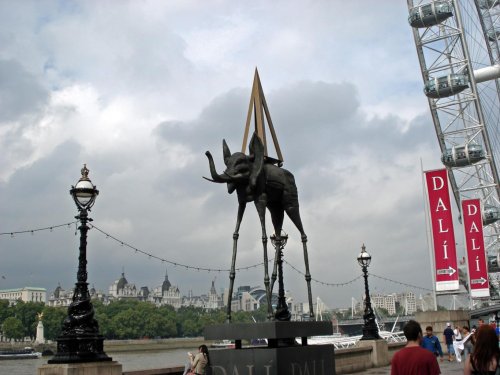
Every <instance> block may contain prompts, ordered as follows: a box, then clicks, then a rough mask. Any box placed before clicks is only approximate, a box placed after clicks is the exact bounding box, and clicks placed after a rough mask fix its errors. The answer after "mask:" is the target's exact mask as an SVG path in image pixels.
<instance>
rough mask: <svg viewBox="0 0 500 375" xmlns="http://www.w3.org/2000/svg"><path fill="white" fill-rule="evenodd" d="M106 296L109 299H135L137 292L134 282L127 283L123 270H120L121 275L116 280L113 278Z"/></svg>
mask: <svg viewBox="0 0 500 375" xmlns="http://www.w3.org/2000/svg"><path fill="white" fill-rule="evenodd" d="M108 296H109V299H110V300H113V299H118V300H120V299H127V298H133V299H137V297H138V296H139V293H138V292H137V288H136V287H135V284H129V282H128V281H127V279H126V278H125V272H122V276H121V277H120V278H119V279H118V280H115V282H114V283H113V284H111V286H110V287H109V293H108Z"/></svg>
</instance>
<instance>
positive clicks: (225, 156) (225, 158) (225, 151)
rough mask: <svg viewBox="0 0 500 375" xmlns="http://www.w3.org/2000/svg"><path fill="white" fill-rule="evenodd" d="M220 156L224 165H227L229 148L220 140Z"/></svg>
mask: <svg viewBox="0 0 500 375" xmlns="http://www.w3.org/2000/svg"><path fill="white" fill-rule="evenodd" d="M222 154H223V156H224V164H226V165H227V162H228V160H229V158H230V157H231V151H229V146H228V145H227V143H226V140H225V139H223V140H222Z"/></svg>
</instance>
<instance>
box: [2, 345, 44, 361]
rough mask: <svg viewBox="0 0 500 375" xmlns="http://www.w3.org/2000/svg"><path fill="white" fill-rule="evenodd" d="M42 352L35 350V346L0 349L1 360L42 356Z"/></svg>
mask: <svg viewBox="0 0 500 375" xmlns="http://www.w3.org/2000/svg"><path fill="white" fill-rule="evenodd" d="M41 356H42V353H40V352H35V350H34V349H33V348H30V347H26V348H24V349H8V350H0V360H3V359H33V358H40V357H41Z"/></svg>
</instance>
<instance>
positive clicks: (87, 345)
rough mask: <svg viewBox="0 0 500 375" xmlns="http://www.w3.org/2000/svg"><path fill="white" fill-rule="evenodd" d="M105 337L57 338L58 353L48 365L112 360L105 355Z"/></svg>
mask: <svg viewBox="0 0 500 375" xmlns="http://www.w3.org/2000/svg"><path fill="white" fill-rule="evenodd" d="M103 342H104V337H103V336H101V335H94V336H77V335H68V336H62V337H59V338H57V353H56V354H55V355H54V357H52V359H50V360H48V361H47V363H48V364H56V363H83V362H104V361H111V360H112V358H111V357H108V356H107V354H106V353H104V349H103V346H104V344H103Z"/></svg>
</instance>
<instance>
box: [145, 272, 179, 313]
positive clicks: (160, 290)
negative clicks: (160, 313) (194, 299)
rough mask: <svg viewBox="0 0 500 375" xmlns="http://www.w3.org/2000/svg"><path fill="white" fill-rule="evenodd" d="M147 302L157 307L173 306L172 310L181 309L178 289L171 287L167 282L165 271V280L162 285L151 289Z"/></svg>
mask: <svg viewBox="0 0 500 375" xmlns="http://www.w3.org/2000/svg"><path fill="white" fill-rule="evenodd" d="M148 300H149V301H151V302H153V303H154V304H156V305H157V306H162V305H170V306H173V307H174V309H178V308H179V307H181V301H182V300H181V293H180V291H179V288H178V287H177V286H175V285H172V284H171V283H170V281H169V280H168V273H167V271H165V280H163V283H162V285H161V286H158V287H156V288H154V289H153V291H152V293H150V295H149V297H148Z"/></svg>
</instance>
